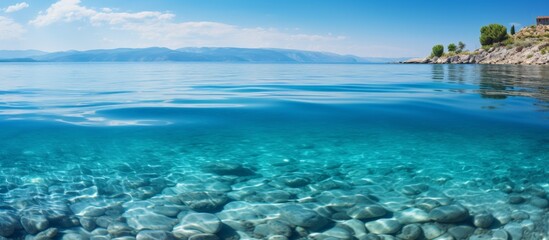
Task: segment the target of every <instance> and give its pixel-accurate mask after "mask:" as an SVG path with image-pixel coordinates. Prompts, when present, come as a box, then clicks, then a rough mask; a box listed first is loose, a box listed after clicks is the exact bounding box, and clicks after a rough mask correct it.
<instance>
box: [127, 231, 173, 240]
mask: <svg viewBox="0 0 549 240" xmlns="http://www.w3.org/2000/svg"><path fill="white" fill-rule="evenodd" d="M135 238H136V240H170V239H173V237H172V235H171V234H170V233H168V232H166V231H159V230H143V231H140V232H139V233H137V236H136V237H135Z"/></svg>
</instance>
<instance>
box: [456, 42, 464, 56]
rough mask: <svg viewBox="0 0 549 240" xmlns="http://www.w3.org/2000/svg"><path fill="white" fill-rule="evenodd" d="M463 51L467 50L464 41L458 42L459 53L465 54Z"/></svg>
mask: <svg viewBox="0 0 549 240" xmlns="http://www.w3.org/2000/svg"><path fill="white" fill-rule="evenodd" d="M463 50H465V43H463V42H462V41H459V42H458V49H457V51H456V52H457V53H460V52H463Z"/></svg>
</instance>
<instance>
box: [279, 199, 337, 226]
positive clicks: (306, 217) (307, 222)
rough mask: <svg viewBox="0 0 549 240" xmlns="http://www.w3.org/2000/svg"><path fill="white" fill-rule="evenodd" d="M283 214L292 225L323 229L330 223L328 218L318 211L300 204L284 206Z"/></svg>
mask: <svg viewBox="0 0 549 240" xmlns="http://www.w3.org/2000/svg"><path fill="white" fill-rule="evenodd" d="M281 215H282V217H284V218H285V219H286V220H287V221H288V222H289V223H290V224H292V225H295V226H300V227H306V228H311V229H321V228H322V227H324V226H325V225H326V224H327V223H328V220H327V219H325V218H324V217H322V216H320V215H319V214H318V213H317V212H315V211H313V210H310V209H307V208H305V207H303V206H300V205H287V206H284V207H282V208H281Z"/></svg>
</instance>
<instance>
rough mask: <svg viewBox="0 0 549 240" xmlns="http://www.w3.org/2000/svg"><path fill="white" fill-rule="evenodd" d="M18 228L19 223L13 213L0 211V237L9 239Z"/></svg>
mask: <svg viewBox="0 0 549 240" xmlns="http://www.w3.org/2000/svg"><path fill="white" fill-rule="evenodd" d="M18 227H19V221H18V220H17V215H15V213H12V212H11V211H1V210H0V236H2V237H9V236H11V235H12V234H13V233H14V232H15V230H16V229H17V228H18Z"/></svg>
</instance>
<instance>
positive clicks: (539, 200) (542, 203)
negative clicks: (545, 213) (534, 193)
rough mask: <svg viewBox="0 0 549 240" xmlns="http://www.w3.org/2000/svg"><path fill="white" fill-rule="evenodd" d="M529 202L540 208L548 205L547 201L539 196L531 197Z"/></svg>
mask: <svg viewBox="0 0 549 240" xmlns="http://www.w3.org/2000/svg"><path fill="white" fill-rule="evenodd" d="M530 204H531V205H533V206H535V207H538V208H541V209H544V208H547V207H549V201H547V199H543V198H540V197H532V198H531V199H530Z"/></svg>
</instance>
